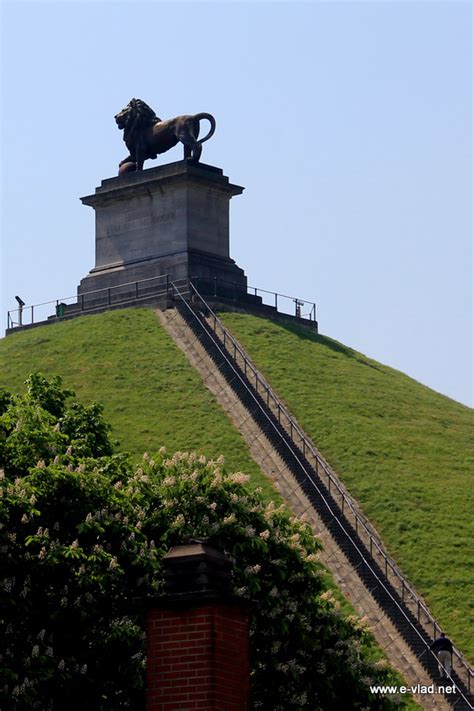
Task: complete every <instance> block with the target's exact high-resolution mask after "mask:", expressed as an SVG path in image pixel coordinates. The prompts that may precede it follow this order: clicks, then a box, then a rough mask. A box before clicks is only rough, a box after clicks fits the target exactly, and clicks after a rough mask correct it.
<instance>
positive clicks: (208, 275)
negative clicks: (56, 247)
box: [78, 160, 247, 298]
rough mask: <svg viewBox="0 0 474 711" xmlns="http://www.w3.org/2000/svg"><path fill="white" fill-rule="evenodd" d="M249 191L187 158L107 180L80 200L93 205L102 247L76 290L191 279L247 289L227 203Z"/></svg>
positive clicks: (98, 243) (81, 292) (232, 289)
mask: <svg viewBox="0 0 474 711" xmlns="http://www.w3.org/2000/svg"><path fill="white" fill-rule="evenodd" d="M243 189H244V188H242V187H240V186H238V185H233V184H232V183H230V182H229V179H228V178H227V177H226V176H225V175H223V171H222V170H221V169H220V168H215V167H213V166H210V165H205V164H203V163H196V162H192V161H186V160H183V161H179V162H176V163H169V164H168V165H162V166H159V167H157V168H151V169H149V170H143V171H139V172H136V173H128V174H125V175H123V176H120V177H117V178H109V179H107V180H103V181H102V183H101V186H100V187H98V188H96V191H95V193H94V195H88V196H86V197H83V198H81V200H82V202H83V203H84V205H90V206H91V207H93V208H94V210H95V214H96V253H95V266H94V268H93V269H91V271H90V272H89V274H88V275H87V276H86V277H85V278H84V279H82V281H81V283H80V286H79V287H78V294H79V295H84V294H85V293H88V292H91V291H95V290H100V289H109V288H113V291H114V294H117V291H118V292H120V291H121V290H122V289H121V287H122V286H124V285H125V284H128V285H129V286H128V287H127V288H128V290H130V291H131V289H132V287H131V286H130V285H131V284H133V282H138V281H140V282H141V281H143V280H146V279H150V280H155V281H154V282H153V281H151V282H150V284H153V283H158V281H159V280H160V278H162V279H163V282H164V280H165V279H166V280H169V281H178V280H182V279H191V278H193V277H196V278H197V283H200V284H203V283H206V282H211V281H212V280H218V281H219V282H222V283H223V284H224V283H226V282H227V283H228V284H229V292H232V293H234V294H235V293H237V294H242V295H243V294H246V293H247V278H246V276H245V274H244V271H243V270H242V269H240V268H239V267H238V266H237V265H236V264H235V262H234V260H232V259H231V258H230V253H229V202H230V199H231V198H232V197H233V196H234V195H240V194H241V193H242V191H243ZM157 280H158V281H157ZM145 285H146V284H145ZM124 290H126V289H125V288H124ZM82 298H83V297H82Z"/></svg>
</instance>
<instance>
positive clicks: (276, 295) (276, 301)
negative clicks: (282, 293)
mask: <svg viewBox="0 0 474 711" xmlns="http://www.w3.org/2000/svg"><path fill="white" fill-rule="evenodd" d="M275 308H276V310H277V311H278V294H277V293H276V292H275Z"/></svg>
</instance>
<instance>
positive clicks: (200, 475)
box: [0, 375, 393, 711]
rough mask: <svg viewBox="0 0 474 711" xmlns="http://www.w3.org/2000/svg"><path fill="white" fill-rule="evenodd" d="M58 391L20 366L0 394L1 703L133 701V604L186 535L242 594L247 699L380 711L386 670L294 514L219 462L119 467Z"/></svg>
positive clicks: (137, 683) (184, 456) (136, 696)
mask: <svg viewBox="0 0 474 711" xmlns="http://www.w3.org/2000/svg"><path fill="white" fill-rule="evenodd" d="M71 395H73V393H71V392H67V391H64V390H62V389H61V382H60V380H59V379H58V378H56V379H53V380H52V381H49V382H48V381H47V380H46V379H45V378H43V377H42V376H40V375H34V376H31V377H30V378H29V379H28V381H27V392H26V394H25V395H22V396H10V395H8V394H4V395H3V397H2V398H0V404H1V407H0V413H1V414H0V443H1V449H0V466H1V467H2V470H1V477H2V481H1V482H0V484H1V491H2V506H1V509H0V551H1V554H2V570H1V575H0V610H1V612H0V624H1V629H0V635H1V639H2V656H1V663H0V666H1V678H0V707H1V708H2V709H5V710H6V709H12V710H15V711H20V710H23V709H25V710H26V709H40V710H41V711H47V710H49V709H54V710H58V711H62V710H63V709H66V708H67V709H76V708H77V709H78V708H81V709H83V708H85V707H86V705H88V707H89V708H91V709H94V710H95V711H102V710H103V711H106V710H107V711H110V710H111V709H113V710H114V711H115V710H117V711H118V710H120V709H142V708H143V683H144V665H145V657H144V649H145V636H144V620H143V615H142V613H141V612H140V606H139V605H138V604H137V599H140V598H145V597H147V596H150V595H156V594H157V593H158V594H159V593H160V591H162V573H161V570H162V567H161V558H162V556H163V554H164V553H165V552H166V551H167V550H168V549H169V547H170V546H172V545H175V544H178V543H180V542H183V541H185V540H188V539H189V538H191V537H193V538H201V539H207V540H208V541H209V543H210V544H211V545H214V546H215V547H217V548H218V549H220V550H221V551H222V552H224V553H225V554H226V555H227V556H228V557H229V558H230V559H231V560H232V562H233V564H234V573H233V576H234V578H233V585H234V590H235V594H236V595H239V596H241V597H242V598H244V599H249V600H252V601H253V606H254V615H253V622H252V629H251V646H252V659H253V670H252V689H253V692H252V693H253V701H252V704H253V708H255V709H264V711H267V710H268V711H278V710H279V709H281V710H283V709H284V710H286V709H308V710H311V711H316V710H317V709H324V711H330V710H331V709H349V708H351V709H357V708H360V709H363V708H367V709H390V708H392V706H393V704H392V702H391V701H390V700H388V699H383V698H381V697H372V696H371V695H370V693H369V684H370V683H387V682H389V681H390V674H391V672H389V670H387V668H386V667H385V666H384V665H383V664H372V663H371V662H369V661H368V659H367V654H366V643H367V636H368V632H367V630H366V628H365V627H364V625H363V624H361V623H360V621H357V620H356V619H350V618H345V617H344V616H343V615H342V614H341V613H340V611H339V610H338V608H337V604H336V603H335V601H334V600H333V598H332V596H331V594H330V592H328V591H327V590H326V589H325V586H324V583H323V576H322V572H321V568H320V565H319V563H318V550H319V544H318V543H317V541H316V540H315V538H314V537H313V535H312V532H311V530H310V528H309V527H308V526H307V525H306V524H305V523H304V522H302V521H298V520H296V519H294V518H293V517H292V516H291V514H290V513H289V512H288V510H287V509H286V508H285V507H278V508H277V507H275V506H274V505H273V504H270V505H268V504H265V503H263V501H262V499H261V497H260V495H259V492H258V491H256V492H255V491H253V492H251V491H250V490H249V489H248V488H247V487H246V482H247V479H248V477H247V476H246V475H245V474H242V473H234V474H229V473H226V471H225V469H224V467H223V459H218V460H217V461H207V460H206V459H205V457H203V456H201V457H198V456H197V455H195V454H193V453H190V454H188V453H179V452H178V453H175V454H173V455H172V456H168V455H167V453H166V452H165V451H164V450H162V451H160V453H158V454H157V455H156V456H155V457H154V459H152V458H150V457H149V456H148V455H147V454H145V455H144V459H143V464H142V466H140V467H139V468H133V467H132V466H131V464H130V462H129V460H128V459H127V457H126V455H121V454H112V443H111V441H110V438H109V428H108V426H107V425H106V424H105V423H104V422H103V420H102V416H101V408H100V407H99V406H98V405H92V406H90V407H84V406H82V405H79V404H74V403H72V404H69V400H70V396H71ZM392 681H393V679H392Z"/></svg>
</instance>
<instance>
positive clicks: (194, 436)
mask: <svg viewBox="0 0 474 711" xmlns="http://www.w3.org/2000/svg"><path fill="white" fill-rule="evenodd" d="M33 371H40V372H42V373H44V374H45V375H53V374H54V375H60V376H61V377H62V379H63V384H64V386H65V387H68V388H71V389H72V390H74V391H75V392H76V395H77V397H78V399H79V400H81V401H84V402H87V403H90V402H92V401H97V402H100V403H102V404H103V405H104V406H105V410H104V415H105V419H106V420H107V421H108V422H110V423H111V424H112V425H113V434H114V436H115V437H117V439H118V440H119V442H120V448H121V449H122V450H124V451H129V452H130V453H131V454H132V456H133V457H134V458H136V459H137V458H139V457H140V458H141V456H142V455H143V452H145V451H148V452H150V453H151V452H154V451H157V450H158V449H159V448H160V447H161V446H165V447H166V448H167V449H168V450H169V451H191V450H194V451H196V452H198V453H201V454H205V455H206V456H207V457H218V456H219V455H220V454H222V453H224V454H225V457H226V463H227V466H228V467H229V469H230V470H231V471H232V470H233V471H237V470H244V471H245V472H247V473H249V474H251V476H252V481H253V483H254V484H255V485H258V486H262V488H264V489H265V491H266V493H267V495H270V494H271V495H272V498H275V497H276V492H275V490H274V489H273V487H272V486H271V484H270V483H269V481H268V480H267V479H266V478H265V477H264V476H263V474H262V473H261V472H260V470H259V469H258V467H257V465H256V464H255V462H254V461H253V459H252V458H251V456H250V453H249V451H248V448H247V445H246V444H245V442H244V440H243V439H242V437H241V436H240V434H239V433H238V432H237V431H236V430H235V429H234V428H233V427H232V425H231V423H230V421H229V420H228V418H227V416H226V414H225V413H224V412H223V410H222V408H221V407H220V405H218V404H217V403H216V401H215V400H214V398H213V396H212V395H211V393H210V392H209V391H208V390H207V389H206V388H205V387H203V384H202V381H201V379H200V377H199V375H198V374H197V373H196V372H195V370H194V369H193V368H192V367H191V365H189V363H188V361H187V360H186V358H185V356H184V355H183V353H182V352H181V351H180V350H179V349H178V347H177V346H176V345H175V344H174V342H173V341H172V340H171V339H170V338H169V336H168V335H167V333H166V332H165V331H164V330H163V328H161V326H160V324H159V322H158V319H157V317H156V315H155V314H154V313H153V311H151V310H148V309H127V310H123V311H112V312H108V313H105V314H100V315H96V316H86V317H82V318H77V319H74V320H72V321H65V322H63V323H58V324H53V325H48V326H44V327H42V328H35V329H32V330H31V331H24V332H19V333H16V334H13V335H11V336H9V337H8V338H5V339H3V340H2V341H0V373H1V376H0V377H1V380H0V386H2V387H5V388H7V389H8V390H11V391H12V392H19V391H21V390H22V384H23V382H24V381H25V379H26V378H27V376H28V375H29V374H30V373H31V372H33Z"/></svg>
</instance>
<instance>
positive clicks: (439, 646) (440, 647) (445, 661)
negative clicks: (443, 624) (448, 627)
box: [430, 632, 453, 679]
mask: <svg viewBox="0 0 474 711" xmlns="http://www.w3.org/2000/svg"><path fill="white" fill-rule="evenodd" d="M430 649H431V650H432V651H433V652H434V653H435V654H436V656H437V657H438V668H439V675H440V677H441V678H443V676H446V678H447V679H449V677H450V676H451V668H452V666H453V645H452V642H451V640H450V639H448V637H446V635H445V634H444V632H441V634H440V636H439V637H438V639H435V641H434V642H433V643H432V644H431V645H430Z"/></svg>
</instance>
